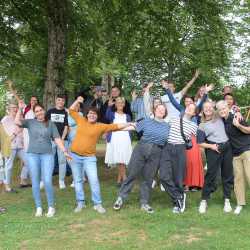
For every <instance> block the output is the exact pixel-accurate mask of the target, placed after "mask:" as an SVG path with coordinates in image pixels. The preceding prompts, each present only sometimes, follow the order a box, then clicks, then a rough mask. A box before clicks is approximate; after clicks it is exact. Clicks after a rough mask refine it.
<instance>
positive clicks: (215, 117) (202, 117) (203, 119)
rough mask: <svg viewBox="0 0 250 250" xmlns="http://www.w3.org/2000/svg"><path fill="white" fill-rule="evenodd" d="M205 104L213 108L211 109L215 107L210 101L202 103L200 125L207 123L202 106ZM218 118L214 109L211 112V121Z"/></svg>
mask: <svg viewBox="0 0 250 250" xmlns="http://www.w3.org/2000/svg"><path fill="white" fill-rule="evenodd" d="M206 103H209V104H211V105H212V106H213V109H214V107H215V104H214V102H213V101H211V100H208V101H205V102H204V103H203V106H202V112H201V122H202V123H205V122H207V120H206V116H205V114H204V106H205V104H206ZM218 118H219V116H218V114H217V112H216V110H215V109H214V112H213V117H212V119H211V120H212V121H215V120H217V119H218Z"/></svg>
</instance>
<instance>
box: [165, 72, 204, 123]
mask: <svg viewBox="0 0 250 250" xmlns="http://www.w3.org/2000/svg"><path fill="white" fill-rule="evenodd" d="M199 75H200V71H199V69H197V70H196V71H195V73H194V75H193V77H192V79H191V80H190V81H189V82H188V83H187V84H186V86H185V87H184V88H183V89H182V90H181V91H180V92H178V93H175V84H174V82H172V81H170V80H168V79H162V80H161V84H164V83H168V86H169V89H170V91H171V92H172V94H173V96H174V98H175V99H176V100H177V102H178V103H180V101H181V99H182V98H183V96H184V95H185V94H186V93H187V91H188V90H189V88H191V86H192V85H193V84H194V82H195V81H196V79H197V78H198V77H199ZM161 99H162V102H163V103H164V104H166V106H167V110H168V118H169V119H171V118H176V117H179V115H180V112H179V110H177V109H176V108H175V107H174V106H173V105H172V103H171V102H170V100H169V98H168V96H167V95H164V96H162V97H161Z"/></svg>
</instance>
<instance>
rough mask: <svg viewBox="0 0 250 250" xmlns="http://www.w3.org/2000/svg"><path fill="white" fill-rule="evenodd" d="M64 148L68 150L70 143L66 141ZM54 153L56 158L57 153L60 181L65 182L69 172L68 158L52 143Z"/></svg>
mask: <svg viewBox="0 0 250 250" xmlns="http://www.w3.org/2000/svg"><path fill="white" fill-rule="evenodd" d="M64 146H65V148H68V146H69V145H68V141H64ZM52 151H53V154H54V156H55V154H56V153H57V158H58V167H59V181H64V179H65V176H66V170H67V162H66V157H65V155H64V153H63V152H62V151H61V149H59V147H58V146H57V145H56V144H55V143H54V142H52Z"/></svg>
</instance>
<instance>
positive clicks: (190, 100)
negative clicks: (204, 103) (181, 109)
mask: <svg viewBox="0 0 250 250" xmlns="http://www.w3.org/2000/svg"><path fill="white" fill-rule="evenodd" d="M193 103H194V101H193V99H192V98H191V97H188V96H187V97H185V99H184V105H185V107H188V106H189V105H190V104H193Z"/></svg>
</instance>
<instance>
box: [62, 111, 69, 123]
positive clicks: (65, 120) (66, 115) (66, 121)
mask: <svg viewBox="0 0 250 250" xmlns="http://www.w3.org/2000/svg"><path fill="white" fill-rule="evenodd" d="M63 124H64V127H65V126H69V122H68V113H67V111H66V110H65V117H64V123H63Z"/></svg>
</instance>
